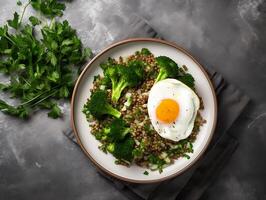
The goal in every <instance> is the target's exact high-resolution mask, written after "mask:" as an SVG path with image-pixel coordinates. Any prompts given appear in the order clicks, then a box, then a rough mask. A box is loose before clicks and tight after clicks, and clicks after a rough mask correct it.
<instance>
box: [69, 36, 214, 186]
mask: <svg viewBox="0 0 266 200" xmlns="http://www.w3.org/2000/svg"><path fill="white" fill-rule="evenodd" d="M141 41H143V42H155V43H161V44H165V45H168V46H171V47H174V48H176V49H177V50H179V51H181V52H183V53H184V54H186V55H187V56H189V57H190V58H191V59H192V60H193V61H194V62H195V63H196V64H197V65H198V67H199V68H200V70H201V71H202V72H203V74H204V75H205V78H206V79H207V80H208V82H209V85H210V87H211V90H212V96H213V99H214V117H215V119H214V122H213V125H212V130H211V134H210V137H209V138H208V141H207V143H206V145H205V146H204V148H203V149H202V150H201V152H200V153H199V155H198V156H197V157H196V158H195V159H194V160H193V161H192V162H191V163H189V164H188V165H187V166H186V167H184V168H183V169H182V170H180V171H178V172H176V173H174V174H171V175H169V176H166V177H163V178H159V179H155V180H134V179H129V178H125V177H122V176H119V175H116V174H114V173H112V172H111V171H109V170H107V169H105V168H104V167H103V166H101V165H100V164H99V163H97V162H96V161H95V160H94V159H93V157H92V156H91V155H90V154H89V153H88V152H87V151H86V149H85V147H84V146H83V144H82V142H81V140H80V138H79V134H78V132H77V129H76V126H75V121H74V102H75V95H76V92H77V89H78V87H79V83H80V81H81V79H82V77H83V75H84V74H85V72H86V71H87V70H88V69H89V67H90V66H91V64H92V63H94V62H95V60H97V59H98V58H99V57H100V56H101V55H103V54H104V53H106V52H107V51H109V50H110V49H112V48H114V47H117V46H120V45H123V44H126V43H131V42H141ZM216 122H217V99H216V95H215V90H214V88H213V85H212V82H211V80H210V78H209V76H208V74H207V72H206V71H205V69H204V68H203V67H202V66H201V65H200V64H199V63H198V62H197V60H196V59H195V58H194V57H193V56H192V55H190V54H189V53H188V52H187V51H186V50H185V49H183V48H182V47H180V46H178V45H176V44H174V43H171V42H167V41H165V40H161V39H155V38H129V39H126V40H122V41H120V42H116V43H114V44H111V45H110V46H108V47H107V48H105V49H104V50H102V51H101V52H100V53H99V54H97V55H96V56H95V57H94V58H93V59H92V60H91V61H90V62H89V63H88V64H87V65H86V67H85V68H84V70H83V71H82V73H81V74H80V76H79V77H78V79H77V81H76V84H75V87H74V90H73V94H72V99H71V126H72V128H73V130H74V134H75V137H76V139H77V141H78V144H79V145H80V147H81V149H82V150H83V151H84V153H85V154H86V155H87V156H88V158H89V159H90V160H91V161H92V162H93V163H94V165H95V166H96V167H97V168H99V169H100V170H102V171H103V172H105V173H107V174H109V175H111V176H113V177H115V178H117V179H120V180H123V181H127V182H131V183H156V182H161V181H165V180H167V179H170V178H173V177H175V176H178V175H180V174H182V173H183V172H185V171H186V170H188V169H189V168H190V167H191V166H193V164H195V163H196V162H197V161H198V160H199V159H200V158H201V157H202V155H203V153H204V152H205V151H206V149H207V147H208V146H209V144H210V141H211V139H212V137H213V133H214V130H215V127H216Z"/></svg>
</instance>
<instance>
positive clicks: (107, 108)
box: [83, 90, 121, 119]
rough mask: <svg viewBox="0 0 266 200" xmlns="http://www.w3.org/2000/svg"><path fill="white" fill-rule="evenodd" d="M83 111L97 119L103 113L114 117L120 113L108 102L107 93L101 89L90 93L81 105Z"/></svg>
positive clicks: (117, 116)
mask: <svg viewBox="0 0 266 200" xmlns="http://www.w3.org/2000/svg"><path fill="white" fill-rule="evenodd" d="M83 113H85V114H86V116H87V115H89V114H91V115H92V116H93V117H95V118H97V119H101V118H102V117H103V116H104V115H112V116H114V117H116V118H119V117H120V116H121V113H120V112H119V111H118V110H116V109H115V108H113V107H112V105H111V104H109V103H108V101H107V93H106V92H104V91H102V90H97V91H95V92H94V93H93V94H92V95H91V98H90V99H88V100H87V103H86V104H85V105H84V107H83Z"/></svg>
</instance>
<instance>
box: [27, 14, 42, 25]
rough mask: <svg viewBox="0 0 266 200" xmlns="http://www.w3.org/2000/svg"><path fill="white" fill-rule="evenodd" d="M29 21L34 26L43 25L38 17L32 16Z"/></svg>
mask: <svg viewBox="0 0 266 200" xmlns="http://www.w3.org/2000/svg"><path fill="white" fill-rule="evenodd" d="M29 20H30V22H31V24H32V25H33V26H36V25H39V24H41V21H40V20H39V19H38V18H37V17H34V16H30V17H29Z"/></svg>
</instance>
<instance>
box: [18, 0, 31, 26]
mask: <svg viewBox="0 0 266 200" xmlns="http://www.w3.org/2000/svg"><path fill="white" fill-rule="evenodd" d="M30 3H31V0H29V2H28V3H27V4H26V5H25V6H24V8H23V11H22V14H21V18H20V20H19V23H18V24H19V25H20V24H21V22H22V19H23V17H24V14H25V11H26V9H27V7H28V6H29V5H30Z"/></svg>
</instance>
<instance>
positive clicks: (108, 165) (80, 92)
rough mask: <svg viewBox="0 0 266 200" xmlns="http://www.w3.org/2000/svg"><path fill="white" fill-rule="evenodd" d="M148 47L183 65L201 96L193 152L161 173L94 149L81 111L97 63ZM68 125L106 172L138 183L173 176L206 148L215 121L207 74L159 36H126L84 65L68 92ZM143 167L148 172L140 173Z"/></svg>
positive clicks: (215, 110) (191, 59)
mask: <svg viewBox="0 0 266 200" xmlns="http://www.w3.org/2000/svg"><path fill="white" fill-rule="evenodd" d="M144 47H145V48H148V49H149V50H150V51H151V52H152V53H153V54H154V55H155V56H160V55H165V56H168V57H170V58H172V59H173V60H175V61H176V62H177V63H178V65H183V64H184V65H186V66H187V67H188V70H189V73H191V74H192V75H193V77H194V78H195V85H196V90H197V92H198V94H199V96H201V97H202V99H203V102H204V106H205V109H204V110H203V111H202V112H201V114H202V116H203V118H204V119H206V120H207V123H205V124H204V126H203V127H202V128H201V130H200V132H199V134H198V136H197V139H196V141H195V143H194V153H191V154H189V156H190V159H186V158H180V159H178V160H176V161H175V163H174V164H173V165H170V166H169V167H166V168H165V169H164V170H163V172H162V173H159V172H158V171H150V170H147V169H144V168H141V167H138V166H136V165H133V166H131V167H129V168H128V167H125V166H122V165H116V164H115V163H114V161H115V158H114V157H113V156H112V155H111V154H105V153H103V152H102V151H101V150H99V149H98V146H99V145H100V143H99V141H97V140H96V139H95V137H94V136H93V135H92V134H90V127H89V123H88V122H87V121H86V117H85V115H84V114H83V113H82V108H83V105H84V104H85V102H86V100H87V98H89V97H90V88H91V87H92V83H93V77H94V76H95V75H98V74H102V70H101V69H100V67H99V64H100V63H101V62H103V61H105V60H106V59H107V58H108V57H113V58H118V57H119V56H123V57H126V56H129V55H131V54H133V53H134V52H135V51H137V50H140V49H141V48H144ZM71 116H72V126H73V129H74V132H75V135H76V137H77V140H78V142H79V144H80V146H81V147H82V149H83V151H84V152H85V153H86V155H87V156H88V157H89V158H90V159H91V160H92V162H93V163H94V164H95V165H96V166H98V167H99V168H100V169H102V170H103V171H105V172H106V173H108V174H110V175H112V176H115V177H116V178H119V179H122V180H126V181H130V182H138V183H150V182H157V181H162V180H165V179H168V178H171V177H173V176H176V175H179V174H181V173H182V172H183V171H185V170H186V169H188V168H189V167H190V166H191V165H192V164H194V163H195V162H196V161H197V160H198V159H199V157H200V156H201V155H202V154H203V152H204V151H205V150H206V148H207V146H208V144H209V142H210V140H211V138H212V134H213V131H214V129H215V125H216V118H217V103H216V97H215V93H214V89H213V86H212V84H211V82H210V80H209V78H208V76H207V73H206V72H205V71H204V69H203V68H202V67H201V66H200V64H199V63H198V62H197V61H196V60H195V59H194V58H193V57H192V56H191V55H189V54H188V53H187V52H186V51H185V50H184V49H182V48H180V47H178V46H176V45H174V44H172V43H169V42H165V41H162V40H158V39H148V38H138V39H128V40H124V41H121V42H118V43H116V44H113V45H111V46H110V47H108V48H106V49H105V50H103V51H102V52H101V53H100V54H98V55H97V56H96V57H94V59H93V60H92V61H91V62H90V63H89V64H88V65H87V66H86V68H85V70H84V71H83V72H82V74H81V75H80V77H79V79H78V81H77V83H76V86H75V89H74V92H73V96H72V105H71ZM145 170H147V171H148V172H149V175H148V176H147V175H144V174H143V172H144V171H145Z"/></svg>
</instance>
